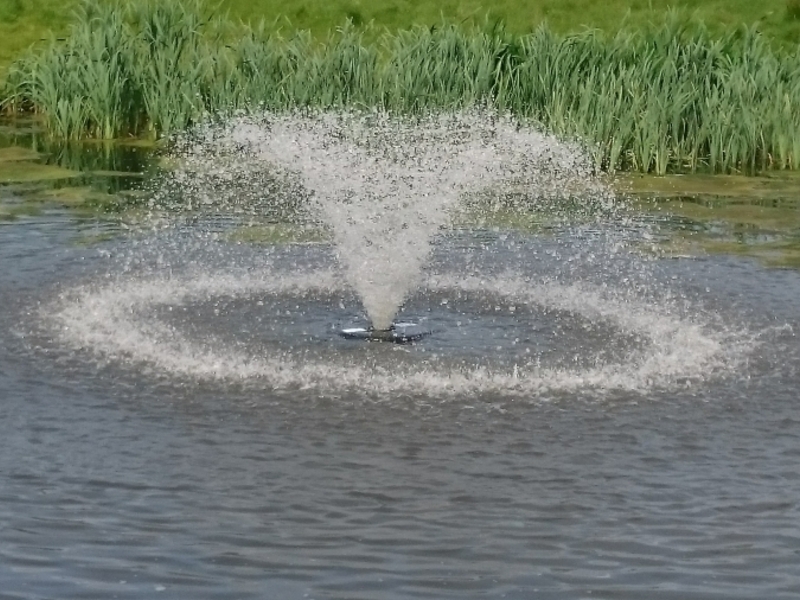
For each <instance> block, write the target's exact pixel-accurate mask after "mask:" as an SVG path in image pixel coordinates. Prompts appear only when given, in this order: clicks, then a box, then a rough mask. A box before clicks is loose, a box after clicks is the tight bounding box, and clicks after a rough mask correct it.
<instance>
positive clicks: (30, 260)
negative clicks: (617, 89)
mask: <svg viewBox="0 0 800 600" xmlns="http://www.w3.org/2000/svg"><path fill="white" fill-rule="evenodd" d="M77 227H78V226H77V225H75V224H74V222H73V221H72V220H71V219H68V218H66V217H64V218H62V217H60V216H58V214H53V215H50V216H47V217H41V218H37V219H30V220H21V221H18V222H14V223H9V224H4V225H2V226H0V264H2V265H3V269H0V331H2V336H0V391H2V402H0V448H2V452H0V598H3V599H5V598H9V599H11V598H26V599H28V598H81V599H84V598H103V599H105V598H113V597H117V598H153V597H164V598H226V599H227V598H318V599H333V598H348V599H350V598H365V599H366V598H370V599H372V598H387V599H401V598H402V599H406V598H520V599H522V598H531V597H542V598H570V599H572V598H726V599H727V598H796V597H798V596H799V595H800V510H799V509H798V498H800V407H798V389H799V386H798V384H799V383H800V375H799V374H798V365H799V364H800V353H799V352H798V350H799V349H800V344H798V340H797V337H796V335H795V329H796V323H797V320H798V315H800V307H798V304H797V298H798V296H799V295H800V274H798V273H797V272H795V271H783V270H765V269H763V268H762V267H759V266H758V265H757V264H755V263H753V262H750V261H747V260H742V259H735V258H724V257H716V258H708V259H702V260H701V259H685V260H669V261H667V260H664V261H654V262H652V263H648V264H647V265H646V267H647V268H646V273H644V272H642V273H639V270H640V269H639V267H640V266H641V265H640V262H641V261H640V259H638V258H626V257H625V253H624V252H622V253H621V256H618V257H617V258H612V257H606V256H601V255H600V254H597V255H595V258H596V259H597V260H598V262H597V263H596V264H589V262H590V261H588V259H586V260H584V261H583V262H581V261H572V260H571V256H572V254H570V253H576V254H581V252H584V250H585V249H586V248H594V246H593V245H592V243H588V245H584V248H583V250H582V249H581V244H580V243H578V241H577V240H576V237H575V236H576V233H575V232H574V231H569V232H565V233H564V234H563V235H560V234H559V233H558V232H553V233H551V234H550V235H548V236H525V235H522V234H509V235H505V234H498V233H493V232H485V231H483V232H463V233H460V234H454V235H452V236H449V237H446V238H443V239H440V240H439V241H438V242H437V243H436V244H435V248H434V251H433V260H432V265H431V267H430V269H429V270H428V272H427V274H426V276H425V277H426V279H425V282H426V286H425V287H424V288H423V289H422V290H420V291H419V292H418V293H417V294H416V295H415V296H414V297H412V298H411V299H410V300H409V302H408V303H407V305H406V307H405V309H404V312H403V313H402V314H401V316H410V317H414V318H416V319H421V320H424V321H425V322H426V323H429V324H430V325H431V327H432V328H433V329H435V330H438V331H437V332H436V333H435V334H434V335H433V336H431V337H430V338H428V340H426V341H425V342H423V343H421V344H418V345H416V346H413V347H410V348H402V347H389V346H386V345H383V344H360V343H353V342H348V341H346V340H342V339H340V338H339V337H338V336H337V334H336V331H337V329H338V328H339V327H341V326H345V325H348V324H350V323H353V322H363V319H364V315H363V313H362V311H361V308H360V306H359V303H358V302H357V299H356V298H355V296H354V295H353V294H352V293H350V292H348V291H347V290H343V289H342V283H341V277H340V275H339V273H338V271H337V269H336V265H335V263H334V262H333V260H332V258H331V252H330V250H329V249H327V248H326V247H325V246H324V245H309V246H288V247H276V248H274V249H272V250H264V249H253V248H250V247H247V246H237V245H233V244H229V243H227V242H224V241H221V239H214V238H213V236H208V235H197V234H196V232H194V233H193V230H192V228H188V230H187V231H177V232H171V233H168V234H157V235H156V234H146V235H144V234H143V235H131V236H127V237H125V236H118V237H117V238H116V239H115V240H112V241H110V242H107V243H105V244H102V245H99V246H95V247H90V248H85V247H78V246H75V245H74V243H73V240H74V238H75V236H76V228H77ZM585 235H586V236H589V237H591V235H593V233H592V232H590V231H589V232H585ZM598 252H599V250H598ZM583 256H584V258H586V256H587V254H586V253H585V252H584V253H583ZM614 260H616V261H618V262H619V264H617V265H616V266H615V267H614V268H607V263H606V261H611V262H613V261H614ZM298 265H300V267H298ZM454 273H455V274H461V276H459V277H455V276H454ZM309 274H311V275H309ZM465 274H466V275H465ZM287 282H294V283H295V286H294V287H288V283H287ZM604 283H605V286H604ZM645 284H646V285H645ZM512 309H513V310H512ZM360 320H361V321H360ZM511 365H516V369H515V368H513V367H512V366H511Z"/></svg>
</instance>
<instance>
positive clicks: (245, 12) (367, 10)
mask: <svg viewBox="0 0 800 600" xmlns="http://www.w3.org/2000/svg"><path fill="white" fill-rule="evenodd" d="M104 1H105V2H109V3H111V2H116V0H104ZM79 2H80V0H0V78H2V74H3V72H4V71H5V68H6V67H7V65H8V64H10V63H11V61H12V60H13V59H15V58H16V57H18V56H19V55H20V53H21V52H22V51H23V50H25V49H26V48H28V47H29V46H30V45H31V44H34V43H39V42H40V40H42V39H44V38H47V37H48V35H50V34H53V35H56V36H61V37H63V36H64V35H65V34H66V33H67V31H68V26H69V23H70V21H71V18H72V11H73V10H74V9H75V8H77V7H78V6H79ZM213 6H215V7H218V8H217V11H218V12H219V13H221V14H228V15H229V16H230V18H231V19H234V20H239V19H241V20H245V21H248V22H250V23H253V24H255V23H257V22H258V21H260V20H264V21H265V22H266V23H267V25H268V28H269V29H271V30H276V29H281V30H282V31H283V32H289V31H293V30H295V29H298V30H299V29H308V30H310V31H311V32H312V33H313V34H314V35H315V36H319V37H324V36H325V35H326V34H327V32H329V31H330V30H331V29H333V28H335V27H336V26H338V25H341V24H342V23H343V22H344V21H345V19H348V18H350V19H352V20H353V22H354V23H355V24H368V23H374V24H375V25H376V28H379V29H383V28H387V29H389V30H392V31H394V30H398V29H408V28H409V27H411V26H413V25H428V26H430V25H435V24H439V23H441V22H442V20H446V21H448V22H454V23H464V24H466V25H474V24H480V23H482V22H483V20H484V19H485V18H486V17H488V18H489V19H490V20H493V21H502V22H504V23H506V24H507V26H508V28H509V30H510V31H512V32H513V33H517V34H524V33H529V32H531V31H533V30H534V29H536V27H538V26H539V25H541V24H542V23H543V22H545V21H546V22H547V23H548V25H549V26H550V27H552V29H553V30H554V31H557V32H561V33H567V32H575V31H580V30H582V29H583V28H585V27H590V28H597V29H600V30H602V31H606V32H608V33H611V34H613V33H615V32H616V31H617V30H618V29H619V28H620V27H621V26H624V27H628V28H639V27H642V26H644V25H647V24H648V23H650V22H661V21H662V20H663V17H664V14H665V13H666V12H667V11H668V10H673V9H675V10H680V11H681V12H682V14H684V15H685V16H695V17H696V18H697V19H699V20H701V21H703V22H705V23H708V24H709V26H710V27H712V31H713V32H714V33H716V34H720V33H724V32H726V31H728V30H730V29H734V28H736V27H739V26H741V25H748V26H750V25H757V26H758V29H759V31H761V32H762V33H763V34H764V36H766V37H767V38H768V39H769V40H771V42H772V43H773V44H775V45H783V44H795V43H797V41H798V39H800V5H799V3H798V0H762V1H760V2H753V1H752V0H672V1H671V2H667V3H665V2H653V1H652V0H606V1H605V2H600V1H598V0H527V1H523V0H492V2H486V1H485V0H440V1H438V2H431V1H430V0H424V1H422V0H370V1H369V2H367V1H366V0H215V2H213Z"/></svg>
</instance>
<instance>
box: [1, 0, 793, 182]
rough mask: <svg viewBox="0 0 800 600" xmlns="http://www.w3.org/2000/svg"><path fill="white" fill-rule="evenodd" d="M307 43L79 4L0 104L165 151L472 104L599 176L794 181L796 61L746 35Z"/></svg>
mask: <svg viewBox="0 0 800 600" xmlns="http://www.w3.org/2000/svg"><path fill="white" fill-rule="evenodd" d="M364 31H365V29H364V28H363V27H355V26H354V25H353V24H352V23H347V24H345V25H344V26H342V27H340V28H339V29H337V30H336V31H334V32H332V33H331V34H330V35H329V36H328V37H327V38H325V39H323V40H322V41H318V40H317V39H316V38H314V37H313V36H312V35H311V34H310V33H309V32H304V31H297V32H294V33H292V34H291V35H290V36H288V37H282V36H279V35H277V34H274V33H271V32H270V29H269V28H267V27H265V26H263V25H262V26H256V27H249V26H246V25H242V24H234V23H232V22H229V21H227V20H225V19H223V18H215V19H210V18H208V17H207V16H205V13H204V11H203V7H202V6H201V5H200V4H199V0H169V1H156V0H149V1H146V2H141V1H138V2H137V1H134V0H123V2H122V3H121V4H118V5H116V6H115V7H111V5H108V4H107V3H104V2H99V1H98V0H85V1H84V2H83V4H82V5H81V9H80V11H79V12H78V14H77V18H76V21H75V23H74V25H73V27H72V31H71V35H70V36H69V37H68V38H67V39H66V41H62V42H59V41H56V40H53V41H51V42H50V43H49V45H47V46H46V47H45V48H44V49H43V50H41V51H39V52H38V53H36V54H28V55H26V56H24V57H22V58H20V59H19V60H18V61H17V62H15V63H14V64H13V65H12V67H11V68H10V69H9V72H8V75H7V78H6V82H5V84H4V88H3V89H2V90H1V92H0V98H2V100H0V102H1V103H2V107H3V109H4V110H5V111H18V110H29V111H34V112H37V113H40V114H42V115H43V117H44V118H45V119H46V122H47V124H48V128H49V131H50V132H51V134H52V135H53V136H54V137H61V138H80V137H87V136H89V137H98V138H109V139H110V138H114V137H121V136H130V135H135V136H143V135H146V136H151V137H159V136H168V135H170V134H172V133H173V132H176V131H179V130H181V129H184V128H186V127H188V126H191V125H192V124H193V123H195V122H197V121H198V120H201V119H204V118H208V117H209V116H211V115H220V114H221V115H224V114H228V113H231V112H233V111H240V110H262V109H269V110H288V109H293V108H297V107H322V108H336V107H365V108H367V107H379V108H383V109H386V110H390V111H395V112H411V113H413V112H423V111H430V110H450V109H458V108H463V107H469V106H474V105H488V106H492V107H494V108H496V109H497V110H500V111H509V112H511V113H513V114H515V115H517V116H518V117H519V118H521V119H523V120H527V121H531V122H535V123H537V124H539V125H540V126H541V127H543V128H545V129H547V130H550V131H552V132H554V133H556V134H558V135H560V136H563V137H565V138H572V139H579V140H581V141H582V142H583V143H584V144H585V145H586V147H587V149H588V150H589V151H590V152H591V153H592V155H593V157H594V160H595V164H596V166H597V168H598V169H603V170H607V171H615V170H636V171H641V172H651V173H657V174H663V173H667V172H684V171H698V170H700V171H710V172H732V171H740V172H756V171H760V170H764V169H797V168H800V47H797V48H795V49H793V50H792V51H785V50H776V49H774V48H773V47H771V46H770V45H769V44H767V43H766V42H765V41H764V40H763V39H762V37H761V36H760V35H759V34H758V33H757V32H756V31H755V30H753V29H742V30H736V31H732V32H730V33H728V34H727V35H724V36H721V37H720V36H713V35H712V34H710V33H709V31H708V30H707V29H706V28H705V27H704V26H703V25H702V24H701V23H697V22H686V21H684V20H681V19H679V18H677V17H676V16H675V15H673V16H671V17H670V18H668V19H667V21H666V22H665V23H663V24H661V25H659V26H651V27H649V28H644V29H639V30H636V31H623V32H620V33H618V34H617V35H615V36H613V37H606V36H603V35H601V34H600V33H598V32H594V31H586V32H583V33H580V34H569V35H560V34H556V33H554V32H553V31H551V30H550V29H548V28H547V27H544V26H541V27H539V28H538V29H536V30H535V31H533V32H532V33H530V34H527V35H512V34H510V33H509V32H507V31H506V30H505V29H504V28H503V27H502V26H500V25H496V24H495V25H492V26H483V27H471V28H462V27H458V26H455V25H448V24H442V25H441V26H438V27H432V28H431V27H413V28H411V29H407V30H400V31H397V32H393V33H390V32H384V33H383V34H382V35H378V34H377V32H374V31H373V32H369V37H368V39H371V40H375V39H377V40H378V41H377V42H372V43H366V42H365V41H364V37H363V35H364Z"/></svg>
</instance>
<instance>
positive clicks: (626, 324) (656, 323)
mask: <svg viewBox="0 0 800 600" xmlns="http://www.w3.org/2000/svg"><path fill="white" fill-rule="evenodd" d="M339 280H340V278H339V277H337V274H336V273H335V272H333V271H314V272H305V273H301V274H287V273H284V272H281V273H277V272H272V271H270V270H269V269H267V270H264V271H263V272H261V273H260V274H259V275H253V274H249V275H241V276H239V275H237V276H234V275H231V274H230V273H222V272H218V273H214V272H212V273H205V274H202V275H200V276H196V277H191V278H189V277H185V278H179V277H168V276H158V277H144V278H143V277H135V276H127V277H121V278H119V279H118V280H116V281H114V282H105V283H102V284H99V285H97V284H91V285H85V286H81V287H78V288H76V289H74V290H72V291H69V292H67V293H65V294H63V295H62V297H61V298H60V300H59V301H58V306H57V307H49V308H48V309H47V310H46V312H45V314H48V315H49V317H48V318H50V319H52V323H53V325H55V327H56V328H57V330H58V332H59V336H60V338H61V341H63V342H64V343H66V344H68V345H69V346H70V347H72V348H78V349H83V350H89V351H91V352H93V353H95V354H96V355H98V356H99V357H102V358H104V359H111V360H115V361H120V362H123V363H130V362H131V361H132V362H134V363H138V364H139V365H140V366H141V365H149V366H151V367H155V369H157V370H159V371H162V372H163V373H165V374H170V375H173V376H178V377H189V378H192V379H197V380H219V381H222V382H225V381H249V382H253V383H257V384H258V385H261V386H263V387H265V388H269V389H274V390H297V389H313V390H315V391H318V392H348V393H352V392H355V393H358V392H363V393H364V394H365V395H368V396H372V397H380V396H381V395H384V394H387V393H390V394H397V393H400V394H404V393H408V394H415V395H418V394H425V395H429V396H434V397H452V396H460V395H465V394H470V395H473V396H474V395H476V394H500V395H505V396H527V397H537V396H538V395H540V394H544V393H547V392H559V391H563V392H573V391H587V390H597V391H602V390H606V391H608V390H628V391H636V390H638V391H645V390H648V389H652V388H654V387H672V386H675V385H679V384H680V385H685V384H686V382H687V380H688V381H691V380H695V381H696V380H702V379H706V378H708V377H709V376H713V375H720V374H724V373H730V372H731V371H732V370H733V369H735V367H736V365H737V363H738V362H740V361H741V359H742V357H743V355H744V352H745V350H746V345H747V344H746V343H745V342H743V341H741V340H742V339H743V338H742V336H739V335H733V334H732V333H731V332H729V331H728V332H726V331H724V330H721V329H720V328H719V327H717V328H716V329H715V328H714V327H711V326H710V325H709V324H708V323H703V322H701V321H700V320H699V319H698V317H697V315H694V316H693V317H691V318H688V317H680V316H675V315H670V314H667V312H666V311H665V310H664V307H663V306H659V305H656V304H650V303H648V302H647V301H645V300H643V299H640V298H639V299H637V298H635V297H633V298H632V297H626V296H617V297H613V296H612V295H609V292H608V290H603V289H600V288H597V287H592V286H588V285H585V284H577V285H563V284H556V283H541V284H532V283H531V282H530V281H526V280H525V279H524V278H522V277H520V276H517V275H514V274H506V275H504V276H501V277H493V278H485V279H484V278H477V277H462V276H458V277H456V276H454V275H453V276H450V275H443V276H438V277H431V278H429V280H428V281H427V282H426V284H425V286H426V287H427V289H429V290H433V291H436V292H442V293H448V292H452V293H454V294H456V293H458V294H473V293H489V294H494V295H495V296H499V297H503V298H505V299H507V300H509V301H513V302H514V303H516V304H518V305H522V304H526V305H529V306H534V305H538V306H541V307H544V308H550V309H558V310H562V311H564V310H565V311H569V312H572V313H574V314H577V315H581V316H583V317H585V318H587V319H590V320H592V321H595V322H596V321H598V320H602V321H604V322H607V323H609V324H611V325H613V326H614V327H616V328H618V329H619V330H620V331H623V332H628V333H635V334H637V335H638V336H640V337H641V338H643V339H645V340H646V341H647V343H646V344H645V349H644V350H640V351H638V352H637V353H636V354H635V355H631V356H629V357H628V358H627V359H626V360H625V361H624V362H621V363H615V364H605V365H600V366H595V367H591V368H582V369H581V368H575V369H549V368H537V367H535V366H534V365H530V364H520V365H509V368H508V369H507V370H505V371H503V372H500V371H490V370H488V369H487V368H485V367H484V368H481V367H477V366H476V367H474V368H472V369H470V368H465V369H459V370H453V369H449V370H448V369H445V368H443V367H442V368H441V369H436V368H434V367H431V366H430V365H427V366H423V367H420V368H419V369H412V368H411V367H409V366H405V367H398V366H397V365H396V364H391V365H385V366H380V365H378V366H375V365H373V364H369V365H367V364H364V365H361V366H359V365H353V364H345V363H344V362H343V361H337V359H335V358H331V359H324V360H313V361H312V360H309V359H307V358H306V359H304V358H303V356H304V355H303V353H302V352H297V353H295V354H294V355H293V354H292V353H291V352H289V353H286V352H285V351H283V352H278V351H277V350H276V352H275V354H274V355H271V356H270V355H267V356H254V355H251V354H248V353H246V352H242V350H241V348H235V347H231V344H230V343H228V344H224V343H216V342H215V343H210V341H211V340H198V341H194V340H191V339H189V338H188V337H187V336H186V335H184V334H183V333H181V332H180V331H176V330H175V329H173V328H171V327H170V326H168V325H167V324H165V323H163V322H159V321H158V320H157V319H156V318H155V316H154V311H153V309H154V308H156V307H158V306H159V305H162V306H164V305H168V306H176V305H181V304H185V303H187V302H190V301H197V300H207V299H214V298H221V297H227V298H235V297H239V298H247V297H252V296H256V295H258V296H263V295H269V294H282V295H286V294H289V295H297V296H298V297H299V296H307V295H310V294H314V293H317V292H321V293H326V294H330V293H332V292H333V293H335V292H336V291H337V289H339V287H340V284H339V283H338V281H339ZM737 340H739V341H737Z"/></svg>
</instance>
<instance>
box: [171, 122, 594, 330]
mask: <svg viewBox="0 0 800 600" xmlns="http://www.w3.org/2000/svg"><path fill="white" fill-rule="evenodd" d="M187 146H188V151H186V152H185V156H187V157H188V161H187V165H188V166H189V167H190V168H189V169H188V171H190V172H191V173H192V174H193V177H197V176H199V177H200V178H201V180H202V178H203V175H204V174H205V175H206V176H207V175H208V174H211V175H213V176H214V177H216V176H218V175H219V163H218V161H219V156H220V153H221V152H222V153H224V152H225V151H226V150H227V151H229V152H230V151H231V150H232V151H233V154H234V156H237V157H238V160H237V163H238V164H237V166H236V170H235V174H236V175H235V176H236V177H238V178H240V179H241V180H244V181H250V180H252V178H253V173H259V172H263V171H264V170H266V169H275V168H277V169H279V170H280V171H282V172H284V173H289V174H292V175H294V176H295V178H296V182H299V183H300V184H301V185H302V186H303V187H304V188H305V189H306V190H307V191H308V192H310V194H311V196H312V198H311V202H310V206H311V207H312V210H314V211H315V212H316V213H317V214H319V215H320V216H321V218H322V220H323V222H324V223H325V224H326V225H327V226H328V227H329V228H330V230H331V231H332V235H333V239H334V242H335V246H336V254H337V257H338V258H339V261H340V263H341V264H342V266H343V267H344V270H345V275H346V277H347V280H348V282H349V283H350V285H351V286H352V287H353V288H354V289H355V290H356V292H357V293H358V295H359V297H360V298H361V300H362V302H363V305H364V308H365V309H366V311H367V314H368V315H369V318H370V320H371V321H372V324H373V326H374V327H375V328H376V329H388V327H389V326H390V325H391V323H392V319H393V318H394V316H395V314H396V313H397V310H398V308H399V307H400V306H401V304H402V303H403V300H404V299H405V297H406V296H407V294H408V292H409V290H411V289H412V288H413V286H414V285H415V283H416V282H417V281H418V279H419V274H420V271H421V269H422V267H423V265H424V264H425V262H426V260H427V257H428V255H429V253H430V248H431V240H432V238H433V236H434V235H435V234H436V233H437V232H438V231H440V230H441V229H442V228H444V227H445V226H446V225H447V224H448V223H449V221H450V219H451V218H452V216H453V215H454V213H455V212H456V211H457V210H458V208H459V206H460V202H461V200H462V199H463V197H464V196H465V194H467V193H470V194H480V193H481V192H483V193H492V192H495V193H496V192H497V190H498V189H500V186H501V185H502V184H504V183H508V182H515V183H516V185H518V186H519V185H520V184H521V183H522V182H524V185H526V186H528V188H529V189H536V191H537V194H538V195H540V196H541V195H549V196H551V197H564V196H568V195H572V194H575V193H576V192H579V191H582V192H583V193H584V194H585V193H586V191H587V190H588V189H589V188H590V187H592V188H593V192H594V197H595V198H597V197H600V196H603V195H604V190H602V189H601V188H600V186H599V184H598V182H597V181H596V180H594V179H593V178H592V177H591V175H590V172H591V165H590V164H589V163H588V162H587V161H586V160H585V159H584V157H583V156H582V155H581V154H580V153H579V152H576V151H575V149H574V148H572V147H570V146H568V145H565V144H563V143H559V142H557V141H556V140H555V139H554V138H551V137H548V136H545V135H543V134H541V133H539V132H537V131H534V130H532V129H524V128H521V126H520V125H519V124H518V123H517V122H515V121H514V120H512V119H511V118H507V117H498V116H496V115H493V114H488V113H484V112H471V113H459V114H450V115H441V114H438V115H429V116H425V117H418V118H413V119H410V118H407V117H402V118H401V117H398V116H392V115H389V114H387V113H382V112H371V113H352V112H343V113H312V114H303V115H298V114H291V115H283V116H275V115H267V116H262V117H260V118H258V119H256V118H253V117H243V118H240V119H235V120H233V121H229V122H227V123H226V124H225V125H224V126H222V127H219V126H212V127H209V128H207V129H205V130H203V131H201V132H195V135H194V136H193V137H192V140H191V143H189V144H187ZM226 168H227V167H226ZM230 175H231V173H230V172H229V173H228V181H230ZM184 183H186V181H184ZM201 185H203V186H205V187H208V186H207V184H206V183H201ZM194 186H195V187H196V186H197V180H195V181H194ZM284 186H285V189H291V190H293V191H294V193H298V192H297V190H296V186H292V185H287V184H286V183H285V182H284Z"/></svg>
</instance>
